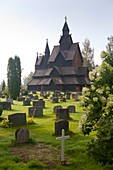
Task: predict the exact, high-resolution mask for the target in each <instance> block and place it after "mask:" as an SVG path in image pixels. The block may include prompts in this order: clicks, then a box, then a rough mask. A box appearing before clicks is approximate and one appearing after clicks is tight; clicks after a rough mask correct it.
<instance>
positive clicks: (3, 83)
mask: <svg viewBox="0 0 113 170" xmlns="http://www.w3.org/2000/svg"><path fill="white" fill-rule="evenodd" d="M5 87H6V84H5V80H3V82H2V92H3V91H4V90H5Z"/></svg>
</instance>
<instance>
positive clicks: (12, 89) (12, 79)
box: [7, 56, 21, 99]
mask: <svg viewBox="0 0 113 170" xmlns="http://www.w3.org/2000/svg"><path fill="white" fill-rule="evenodd" d="M7 78H8V93H9V96H10V97H11V98H13V99H16V98H17V97H18V96H19V93H20V88H21V63H20V58H19V57H17V56H15V58H14V59H13V58H9V61H8V68H7Z"/></svg>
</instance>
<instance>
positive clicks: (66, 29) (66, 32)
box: [62, 16, 70, 35]
mask: <svg viewBox="0 0 113 170" xmlns="http://www.w3.org/2000/svg"><path fill="white" fill-rule="evenodd" d="M62 31H63V35H69V31H70V30H69V27H68V24H67V17H66V16H65V23H64V26H63V29H62Z"/></svg>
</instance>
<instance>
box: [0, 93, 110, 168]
mask: <svg viewBox="0 0 113 170" xmlns="http://www.w3.org/2000/svg"><path fill="white" fill-rule="evenodd" d="M38 96H39V94H38ZM39 98H40V99H39ZM39 98H36V100H33V99H31V100H27V101H30V103H26V105H25V102H23V101H19V100H14V101H13V103H12V104H11V108H10V109H9V107H8V109H4V110H3V113H2V116H1V118H3V120H1V122H0V131H1V133H0V162H1V163H0V170H30V169H33V170H36V169H39V170H40V169H44V170H75V169H77V170H91V169H96V170H110V169H112V168H113V166H112V165H107V164H106V165H105V166H103V165H102V164H101V163H97V162H95V160H94V159H93V158H91V157H88V155H87V154H86V145H87V143H88V141H89V140H91V138H92V137H94V136H95V133H94V132H92V133H91V134H90V135H89V136H88V135H85V136H84V135H83V133H82V132H81V131H80V130H79V128H78V126H79V121H80V120H81V117H82V116H83V115H84V109H83V108H82V107H80V106H79V100H76V99H75V98H73V97H72V96H71V97H70V99H66V100H65V101H64V102H63V101H62V100H60V99H59V100H58V102H55V101H53V100H52V99H51V97H47V98H43V97H42V96H40V97H39ZM0 100H1V102H5V99H2V98H1V99H0ZM24 101H25V100H24ZM38 101H39V102H40V105H39V103H38ZM41 103H42V106H43V109H42V107H41V108H40V106H41ZM38 105H39V106H38ZM38 112H39V114H37V113H38ZM60 113H61V114H60ZM60 115H61V117H60ZM62 129H64V131H63V134H62ZM64 132H65V133H64ZM62 135H64V137H63V136H62ZM62 138H63V140H64V141H63V140H62ZM62 142H63V143H64V144H63V145H64V148H63V150H64V152H62Z"/></svg>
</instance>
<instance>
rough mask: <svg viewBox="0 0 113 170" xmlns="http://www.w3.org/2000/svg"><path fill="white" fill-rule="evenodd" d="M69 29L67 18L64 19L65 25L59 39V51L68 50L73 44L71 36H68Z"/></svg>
mask: <svg viewBox="0 0 113 170" xmlns="http://www.w3.org/2000/svg"><path fill="white" fill-rule="evenodd" d="M69 31H70V30H69V27H68V24H67V18H66V17H65V23H64V26H63V29H62V36H61V38H60V41H59V43H60V49H61V50H68V49H69V48H70V46H71V45H72V44H73V40H72V37H71V34H69Z"/></svg>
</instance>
